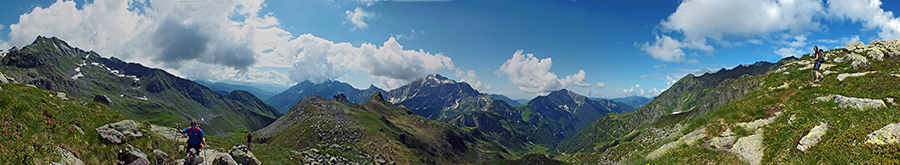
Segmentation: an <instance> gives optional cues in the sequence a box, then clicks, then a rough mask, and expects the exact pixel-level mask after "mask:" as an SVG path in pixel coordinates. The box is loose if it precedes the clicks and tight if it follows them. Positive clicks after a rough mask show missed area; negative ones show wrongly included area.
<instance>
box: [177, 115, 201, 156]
mask: <svg viewBox="0 0 900 165" xmlns="http://www.w3.org/2000/svg"><path fill="white" fill-rule="evenodd" d="M178 132H179V133H187V134H188V140H187V143H188V146H187V148H185V150H187V151H190V150H191V149H192V148H193V149H194V150H197V152H200V148H203V144H206V138H205V134H203V129H201V128H200V126H199V125H197V120H191V126H190V127H187V128H185V129H184V130H179V131H178Z"/></svg>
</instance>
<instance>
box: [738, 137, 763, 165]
mask: <svg viewBox="0 0 900 165" xmlns="http://www.w3.org/2000/svg"><path fill="white" fill-rule="evenodd" d="M764 150H765V146H763V131H762V129H758V130H756V134H753V135H750V136H746V137H742V138H740V139H738V140H737V142H735V143H734V145H733V146H732V148H731V152H733V153H735V154H737V155H740V156H741V157H743V158H744V160H745V161H747V162H749V163H750V164H752V165H757V164H759V163H760V161H762V157H763V151H764Z"/></svg>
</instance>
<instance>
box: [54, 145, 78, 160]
mask: <svg viewBox="0 0 900 165" xmlns="http://www.w3.org/2000/svg"><path fill="white" fill-rule="evenodd" d="M56 153H57V154H59V156H60V157H62V159H60V160H59V162H53V164H60V165H84V162H82V161H81V159H78V157H76V156H75V154H72V152H69V150H66V149H64V148H62V147H59V146H57V147H56Z"/></svg>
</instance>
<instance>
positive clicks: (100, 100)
mask: <svg viewBox="0 0 900 165" xmlns="http://www.w3.org/2000/svg"><path fill="white" fill-rule="evenodd" d="M93 101H94V102H98V103H101V104H106V105H110V104H112V100H110V99H109V97H106V96H104V95H94V100H93Z"/></svg>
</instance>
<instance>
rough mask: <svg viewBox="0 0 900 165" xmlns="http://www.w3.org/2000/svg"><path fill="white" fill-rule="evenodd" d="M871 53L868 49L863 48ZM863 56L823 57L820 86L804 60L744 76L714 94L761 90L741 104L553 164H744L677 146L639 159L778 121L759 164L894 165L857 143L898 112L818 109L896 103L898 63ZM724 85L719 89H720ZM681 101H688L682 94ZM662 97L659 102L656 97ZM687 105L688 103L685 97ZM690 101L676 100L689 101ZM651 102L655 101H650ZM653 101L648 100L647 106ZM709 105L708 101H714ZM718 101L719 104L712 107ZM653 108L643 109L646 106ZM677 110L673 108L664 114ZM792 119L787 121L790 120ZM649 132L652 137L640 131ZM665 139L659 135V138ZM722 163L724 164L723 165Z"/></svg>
mask: <svg viewBox="0 0 900 165" xmlns="http://www.w3.org/2000/svg"><path fill="white" fill-rule="evenodd" d="M879 42H880V41H877V42H873V43H876V45H878V44H880V43H879ZM870 46H871V45H870ZM869 53H871V52H860V53H858V54H860V55H862V56H863V57H868V59H869V63H868V64H867V65H863V66H861V67H856V68H854V67H853V66H852V65H853V62H852V61H845V60H838V61H840V62H836V61H835V60H834V59H845V57H847V56H849V55H850V54H853V52H849V51H847V50H845V49H834V50H829V51H828V52H827V53H826V54H827V59H828V61H827V62H826V63H825V65H823V67H822V68H823V69H822V72H826V73H828V74H826V75H825V80H823V81H822V82H821V83H819V84H814V83H811V81H812V74H811V68H810V67H811V64H808V60H809V59H810V57H809V55H806V56H803V57H802V58H801V59H802V60H800V61H792V62H790V63H786V65H784V66H782V67H780V68H779V69H778V70H773V71H770V72H767V73H766V74H762V75H758V76H745V77H741V78H738V79H733V80H730V81H731V84H728V82H729V81H725V82H723V83H722V84H720V85H719V87H717V88H741V87H744V85H750V84H761V87H759V88H755V89H753V90H750V91H749V92H747V93H746V94H744V95H742V97H739V98H736V99H733V100H730V101H726V102H724V103H725V104H723V105H722V106H719V107H716V108H713V109H711V111H709V112H707V113H690V112H689V113H681V114H665V115H662V116H661V117H659V119H658V120H655V121H653V122H652V124H649V125H645V127H646V128H645V129H643V130H644V131H643V132H640V133H639V135H637V137H635V138H631V139H625V140H622V139H619V140H618V141H616V142H617V143H616V144H613V145H610V146H611V147H610V148H608V149H596V150H594V151H585V152H582V153H576V154H572V155H567V156H564V157H561V158H563V159H567V160H568V161H570V162H598V161H599V162H619V163H627V164H648V163H649V164H670V163H672V162H680V163H687V164H696V163H704V162H705V163H725V164H735V163H737V164H740V163H744V162H746V161H749V160H745V158H743V157H742V156H741V155H739V154H735V152H732V151H728V150H721V149H713V148H710V147H708V146H705V145H696V146H687V145H681V146H677V147H675V149H672V150H670V151H669V152H665V153H664V154H663V155H662V156H660V158H659V159H648V158H647V155H648V154H649V153H651V152H653V151H655V150H657V149H659V148H660V147H661V146H662V145H663V144H665V143H668V142H673V141H675V140H676V139H679V138H680V137H682V135H686V134H688V133H690V132H693V131H696V130H699V129H701V128H705V129H706V132H705V134H706V136H705V137H703V138H700V139H699V140H698V141H697V142H698V143H704V142H708V141H709V140H710V139H712V138H713V137H717V136H720V134H722V133H723V132H724V131H725V130H728V129H730V130H732V131H734V133H735V134H736V136H737V137H738V138H742V137H748V136H751V135H757V134H760V132H757V131H754V130H745V127H740V126H736V125H737V124H738V123H742V122H752V121H756V120H760V119H766V118H770V117H773V116H775V114H776V112H779V113H780V114H782V115H780V116H777V117H775V118H774V120H773V121H772V122H771V123H770V124H768V125H763V126H761V127H760V130H761V131H762V132H763V133H762V138H763V141H762V143H761V144H762V146H764V149H763V151H762V152H760V154H762V159H761V163H762V164H873V163H874V164H895V163H898V162H900V154H898V152H896V151H898V150H900V146H898V145H897V144H893V145H876V144H868V143H865V141H866V140H867V138H868V137H867V135H868V134H870V133H872V132H873V131H875V130H878V129H881V128H882V127H884V126H886V125H888V124H890V123H897V122H900V115H898V114H897V113H896V110H898V109H900V108H898V107H897V105H895V104H893V103H887V107H882V108H875V109H863V110H860V109H855V108H842V107H841V106H840V105H838V104H837V103H835V102H832V101H820V100H817V99H816V98H817V97H822V96H827V95H843V96H848V97H856V98H867V99H878V100H888V99H886V98H897V97H900V91H898V90H896V89H900V65H898V64H900V57H898V56H897V55H892V54H889V53H888V54H885V55H884V57H883V58H884V60H883V61H878V60H873V59H874V57H875V56H872V55H870V54H869ZM869 71H874V73H870V74H867V75H865V76H859V77H849V78H846V79H844V80H843V81H839V80H838V75H840V74H843V73H860V72H869ZM723 85H724V86H723ZM688 93H696V92H693V91H689V92H688ZM662 96H663V95H661V97H662ZM692 98H693V97H692ZM692 98H683V100H686V101H689V100H691V99H692ZM657 99H659V97H658V98H657ZM654 101H655V100H654ZM714 101H715V100H714ZM719 101H722V100H719ZM653 104H654V103H650V104H648V106H652V105H653ZM672 109H677V108H672ZM792 117H793V118H794V119H791V118H792ZM823 122H824V123H828V130H827V132H826V133H825V134H824V135H823V136H822V138H821V140H820V141H819V142H818V144H816V145H815V146H813V147H811V149H809V150H808V151H806V152H804V151H800V150H798V149H797V148H796V147H797V145H798V143H799V141H800V139H801V138H802V137H803V136H805V135H806V134H807V133H808V132H809V131H810V130H811V129H812V128H813V127H815V126H816V125H819V124H820V123H823ZM647 130H654V131H655V132H654V131H647ZM666 131H668V132H667V133H671V134H670V135H663V133H660V132H666ZM729 162H730V163H729Z"/></svg>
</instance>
